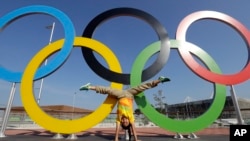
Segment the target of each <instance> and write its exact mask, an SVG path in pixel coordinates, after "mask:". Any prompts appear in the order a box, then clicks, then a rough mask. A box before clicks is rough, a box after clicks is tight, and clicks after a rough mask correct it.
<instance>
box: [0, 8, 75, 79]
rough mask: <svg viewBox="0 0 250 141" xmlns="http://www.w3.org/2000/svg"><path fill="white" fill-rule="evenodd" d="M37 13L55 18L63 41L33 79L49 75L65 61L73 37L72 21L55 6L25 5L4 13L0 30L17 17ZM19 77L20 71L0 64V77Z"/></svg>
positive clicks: (69, 51)
mask: <svg viewBox="0 0 250 141" xmlns="http://www.w3.org/2000/svg"><path fill="white" fill-rule="evenodd" d="M37 13H41V14H48V15H51V16H53V17H55V18H57V19H58V20H59V21H60V22H61V24H62V26H63V28H64V33H65V41H64V44H63V47H62V49H61V50H60V52H58V53H57V55H56V56H55V57H54V58H53V59H51V60H50V61H49V62H48V64H47V65H46V66H41V67H40V68H39V69H38V71H37V73H36V75H35V77H34V80H36V79H39V78H42V77H45V76H47V75H49V74H50V73H52V72H53V71H55V70H56V69H57V68H58V67H60V66H61V65H62V64H63V63H64V62H65V61H66V59H67V58H68V56H69V55H70V53H71V50H72V48H73V43H74V37H75V29H74V26H73V23H72V22H71V20H70V18H69V17H68V16H67V15H66V14H64V13H63V12H62V11H60V10H58V9H56V8H53V7H48V6H42V5H34V6H27V7H23V8H20V9H17V10H15V11H12V12H10V13H8V14H6V15H5V16H3V17H2V18H0V30H2V29H4V28H5V27H6V26H7V25H8V24H10V23H11V22H13V21H15V20H17V19H18V18H21V17H24V16H27V15H30V14H37ZM21 78H22V72H12V71H9V70H7V69H5V68H3V67H2V66H0V79H4V80H6V81H10V82H20V81H21Z"/></svg>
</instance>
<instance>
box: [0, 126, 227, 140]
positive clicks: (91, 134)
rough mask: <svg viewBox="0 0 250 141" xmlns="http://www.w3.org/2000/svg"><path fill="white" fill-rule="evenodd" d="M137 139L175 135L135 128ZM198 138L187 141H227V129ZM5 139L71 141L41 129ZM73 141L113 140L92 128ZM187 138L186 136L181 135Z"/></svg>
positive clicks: (102, 130) (9, 133)
mask: <svg viewBox="0 0 250 141" xmlns="http://www.w3.org/2000/svg"><path fill="white" fill-rule="evenodd" d="M137 132H138V138H139V139H140V140H142V141H166V140H167V141H176V140H179V139H175V138H174V136H175V133H171V132H168V131H166V130H163V129H161V128H158V127H152V128H137ZM195 134H196V135H197V136H198V138H196V139H188V141H214V140H216V141H229V128H207V129H204V130H202V131H199V132H197V133H195ZM5 135H6V137H2V138H0V141H52V140H53V141H55V140H57V141H65V140H73V139H72V138H71V139H70V138H68V135H63V137H64V138H63V139H58V138H57V139H55V138H54V137H55V134H53V133H50V132H48V131H46V130H43V129H37V130H34V129H8V130H6V132H5ZM76 136H77V139H75V141H111V140H112V139H113V138H114V129H113V128H112V129H111V128H92V129H89V130H87V131H84V132H81V133H77V134H76ZM183 136H184V137H187V135H183Z"/></svg>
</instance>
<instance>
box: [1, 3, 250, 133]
mask: <svg viewBox="0 0 250 141" xmlns="http://www.w3.org/2000/svg"><path fill="white" fill-rule="evenodd" d="M33 13H40V14H48V15H52V16H54V17H55V18H57V19H58V20H59V21H60V22H61V23H62V25H63V27H64V28H65V39H60V40H58V41H55V42H53V43H51V44H49V45H47V46H46V47H44V48H43V49H41V50H40V51H39V52H38V53H37V54H36V55H35V56H34V57H33V58H32V59H31V60H30V62H29V63H28V65H27V67H26V68H25V70H24V72H23V73H22V72H10V71H8V70H7V69H5V68H3V67H2V66H0V78H1V79H3V80H6V81H9V82H20V84H21V100H22V103H23V106H24V108H25V110H26V112H27V114H28V115H29V116H30V118H31V119H32V120H33V121H34V122H36V123H37V124H39V125H40V126H42V127H44V128H45V129H47V130H49V131H52V132H55V133H66V134H70V133H76V132H80V131H84V130H87V129H89V128H91V127H93V126H94V125H96V124H98V123H99V122H101V121H102V120H103V119H105V118H106V117H107V116H108V115H109V113H110V112H111V111H112V109H113V108H114V106H115V104H116V102H117V101H116V99H114V98H112V97H110V96H108V97H107V98H106V100H105V101H104V102H103V103H102V104H101V105H100V106H99V107H98V108H97V109H96V110H95V111H94V112H93V113H91V114H89V115H87V116H85V117H82V118H79V119H72V120H62V119H57V118H54V117H52V116H50V115H48V114H46V113H45V112H44V111H43V110H42V109H41V108H40V107H39V105H38V104H37V102H36V100H35V96H34V93H33V81H34V80H37V79H41V78H43V77H46V76H49V75H50V74H52V73H53V72H54V71H56V70H57V69H58V68H60V66H61V65H62V64H63V63H64V62H65V61H66V59H67V58H68V56H69V54H70V52H71V49H72V48H73V47H74V46H75V47H76V46H81V48H82V53H83V57H84V58H85V60H86V61H87V64H88V65H89V67H90V68H91V69H92V70H93V71H94V72H95V73H96V74H97V75H99V76H100V77H102V78H104V79H106V80H108V81H110V82H111V85H110V86H111V87H114V88H117V89H122V84H130V85H131V86H135V85H138V84H139V83H141V82H142V81H146V80H148V79H150V78H152V77H153V76H154V75H155V74H156V73H157V72H159V71H160V70H161V68H162V67H163V66H164V65H165V63H166V62H167V60H168V57H169V54H170V50H171V49H177V50H178V52H179V54H180V56H181V58H182V59H183V61H184V62H185V64H186V65H187V66H188V67H189V68H190V69H191V70H192V71H193V72H194V73H195V74H197V75H198V76H199V77H201V78H203V79H204V80H207V81H210V82H211V83H214V89H215V90H214V100H213V102H212V104H211V106H210V108H209V109H208V110H207V111H206V112H205V113H204V114H202V115H201V116H199V117H197V118H194V119H190V120H176V119H171V118H168V117H166V116H164V115H162V114H160V113H158V112H157V111H156V110H155V109H154V108H153V107H152V106H151V104H150V102H148V101H147V99H146V97H145V95H144V93H141V94H140V95H138V96H136V97H135V101H136V103H137V105H138V107H139V108H140V110H141V111H142V112H143V113H144V114H145V115H146V116H147V117H148V118H149V119H150V120H151V121H152V122H154V123H155V124H157V125H158V126H160V127H162V128H164V129H166V130H170V131H173V132H178V133H191V132H195V131H198V130H201V129H204V128H206V127H207V126H208V125H210V124H211V123H212V122H213V121H214V120H216V119H217V118H218V116H219V115H220V113H221V111H222V110H223V107H224V103H225V98H226V85H233V84H239V83H242V82H244V81H246V80H248V79H249V77H250V73H247V72H249V69H250V65H249V60H248V61H247V65H246V67H245V68H244V69H243V70H242V71H241V72H239V73H237V74H233V75H223V74H221V71H220V68H219V66H218V65H217V64H216V62H215V61H214V60H213V59H212V57H211V56H209V54H207V53H206V52H205V51H204V50H202V49H201V48H199V47H197V46H196V45H194V44H192V43H189V42H187V41H185V35H186V30H187V29H188V27H189V26H190V25H191V23H193V22H195V21H197V20H200V19H203V18H207V19H215V20H219V21H222V22H225V23H226V24H229V25H230V26H231V27H233V28H234V29H236V30H237V31H238V32H240V33H241V35H242V37H243V38H244V39H245V41H246V43H247V45H248V47H249V42H250V41H249V38H250V36H249V32H248V30H247V28H246V27H244V26H243V25H242V24H241V23H240V22H238V21H237V20H236V19H234V18H232V17H230V16H228V15H225V14H223V13H220V12H215V11H199V12H195V13H192V14H190V15H188V16H187V17H186V18H184V19H183V21H181V23H180V25H179V27H178V29H177V35H176V40H173V39H171V40H170V39H169V38H168V35H167V32H166V30H165V29H164V27H163V26H162V25H161V24H160V23H159V22H158V21H157V20H156V19H155V18H154V17H153V16H151V15H150V14H148V13H146V12H144V11H141V10H138V9H134V8H116V9H111V10H108V11H106V12H103V13H101V14H100V15H98V16H96V17H95V18H94V19H93V20H92V21H91V22H90V23H89V24H88V26H87V27H86V29H85V30H84V32H83V37H76V36H75V31H74V27H73V24H72V22H71V20H70V19H69V18H68V17H67V16H66V15H65V14H64V13H63V12H62V11H60V10H58V9H55V8H52V7H48V6H41V5H35V6H28V7H23V8H20V9H17V10H15V11H13V12H10V13H8V14H6V15H5V16H3V17H1V18H0V29H4V28H5V27H7V25H8V24H10V23H11V22H13V21H15V20H16V19H18V18H21V17H23V16H25V15H27V14H33ZM121 15H128V16H133V17H136V18H139V19H142V20H144V21H146V22H147V23H149V24H150V25H151V26H152V27H153V28H154V29H155V31H156V32H157V34H158V37H159V39H160V41H156V42H154V43H152V44H150V45H148V46H147V47H146V48H145V49H144V50H142V51H141V53H140V54H139V55H138V56H137V58H136V60H135V62H134V64H133V66H132V70H131V74H123V73H122V70H121V66H120V64H119V61H118V59H117V57H116V56H115V54H114V53H113V52H112V51H111V50H110V49H109V48H108V47H107V46H105V45H104V44H103V43H101V42H99V41H97V40H95V39H92V34H93V32H94V30H95V28H96V27H97V26H98V25H99V24H101V23H102V22H103V21H104V20H107V19H110V18H112V17H115V16H121ZM93 51H95V52H97V53H98V54H100V55H101V56H102V57H103V58H104V59H105V60H106V61H107V63H108V66H109V69H107V68H105V67H103V66H102V65H101V64H100V63H99V62H98V61H97V60H96V59H95V57H94V56H93ZM55 52H59V53H58V54H57V56H56V57H55V58H54V60H51V62H50V63H49V64H48V65H47V66H40V65H41V63H42V62H43V61H44V60H45V59H46V58H47V57H49V56H50V55H51V54H53V53H55ZM190 53H192V54H193V55H195V56H196V57H197V58H198V59H200V61H201V62H203V63H204V65H205V66H206V67H207V68H203V67H201V66H200V65H199V64H198V63H197V62H196V61H195V60H194V59H193V57H192V55H190ZM154 54H158V58H157V59H156V61H155V62H154V63H153V64H152V65H151V66H150V67H148V68H146V69H145V70H143V68H144V65H145V63H146V61H147V60H148V59H149V58H150V57H151V56H152V55H154ZM248 58H249V57H248ZM93 65H95V67H94V66H93ZM96 65H98V67H96ZM39 67H40V68H39ZM96 68H100V69H96ZM107 76H109V77H107Z"/></svg>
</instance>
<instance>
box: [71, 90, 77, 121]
mask: <svg viewBox="0 0 250 141" xmlns="http://www.w3.org/2000/svg"><path fill="white" fill-rule="evenodd" d="M75 99H76V92H75V93H74V96H73V104H72V115H71V119H72V120H73V118H74V112H75Z"/></svg>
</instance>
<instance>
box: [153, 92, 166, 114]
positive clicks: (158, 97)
mask: <svg viewBox="0 0 250 141" xmlns="http://www.w3.org/2000/svg"><path fill="white" fill-rule="evenodd" d="M153 96H154V100H155V102H156V104H155V107H156V110H157V111H159V112H160V113H165V104H166V102H165V98H166V97H165V96H164V95H163V92H162V90H159V91H158V93H157V94H153Z"/></svg>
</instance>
